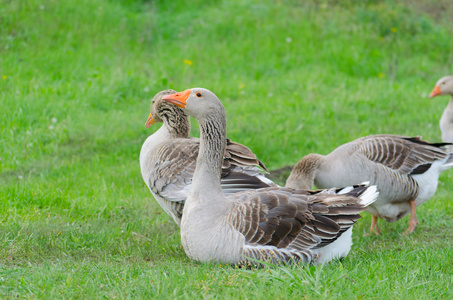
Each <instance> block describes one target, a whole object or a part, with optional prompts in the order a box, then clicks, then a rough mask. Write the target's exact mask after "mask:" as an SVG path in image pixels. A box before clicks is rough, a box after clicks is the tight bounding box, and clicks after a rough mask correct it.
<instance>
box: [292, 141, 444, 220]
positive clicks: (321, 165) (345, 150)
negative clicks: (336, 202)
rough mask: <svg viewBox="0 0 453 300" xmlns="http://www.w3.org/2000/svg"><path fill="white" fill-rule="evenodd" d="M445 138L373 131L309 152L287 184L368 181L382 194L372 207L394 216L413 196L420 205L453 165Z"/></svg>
mask: <svg viewBox="0 0 453 300" xmlns="http://www.w3.org/2000/svg"><path fill="white" fill-rule="evenodd" d="M445 145H446V144H445V143H440V144H432V143H428V142H425V141H423V140H421V139H420V138H419V137H404V136H396V135H372V136H367V137H363V138H360V139H357V140H354V141H352V142H349V143H347V144H344V145H342V146H340V147H338V148H337V149H335V150H334V151H333V152H331V153H330V154H328V155H326V156H323V155H319V154H309V155H307V156H305V157H304V158H303V159H302V160H300V161H299V162H298V163H297V164H296V165H295V167H294V168H293V170H292V172H291V174H290V176H289V177H288V179H287V181H286V186H287V187H292V188H309V187H312V186H313V184H314V185H316V187H318V188H329V187H336V186H345V185H350V184H357V183H359V182H363V181H369V182H370V184H375V185H377V187H378V190H379V198H378V200H377V201H376V202H374V203H373V204H371V205H370V206H369V207H368V208H367V211H369V212H370V213H371V214H372V215H373V216H375V217H379V218H382V219H385V220H387V221H389V222H394V221H396V220H399V219H401V218H402V217H403V216H405V215H406V214H407V213H409V212H410V201H415V202H416V205H420V204H422V203H423V202H425V201H426V200H428V199H429V198H430V197H431V196H432V195H433V194H434V192H435V191H436V188H437V182H438V177H439V173H440V172H442V171H444V170H446V169H448V168H451V167H452V166H453V162H452V160H453V158H452V156H451V153H449V152H447V151H445V150H444V148H443V147H444V146H445Z"/></svg>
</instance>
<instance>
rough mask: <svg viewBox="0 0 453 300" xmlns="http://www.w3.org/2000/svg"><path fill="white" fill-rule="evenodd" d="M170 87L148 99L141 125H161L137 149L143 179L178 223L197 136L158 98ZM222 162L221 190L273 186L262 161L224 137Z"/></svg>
mask: <svg viewBox="0 0 453 300" xmlns="http://www.w3.org/2000/svg"><path fill="white" fill-rule="evenodd" d="M175 92H176V91H174V90H164V91H161V92H159V93H158V94H157V95H155V96H154V98H153V99H152V101H151V109H150V114H149V117H148V119H147V121H146V123H145V127H146V128H149V127H150V126H152V125H154V124H156V123H163V124H162V126H161V127H160V128H159V129H158V130H157V131H156V132H154V133H153V134H152V135H150V136H149V137H148V138H147V139H146V141H145V142H144V144H143V146H142V149H141V151H140V169H141V173H142V177H143V180H144V181H145V183H146V185H147V186H148V188H149V189H150V191H151V193H152V195H153V196H154V198H155V199H156V201H157V202H158V203H159V205H160V206H161V207H162V208H163V210H164V211H165V212H166V213H167V214H169V215H170V216H171V217H172V218H173V220H174V221H175V222H176V224H178V225H179V224H180V222H181V216H182V212H183V208H184V202H185V200H186V198H187V194H188V192H189V190H190V186H191V185H192V177H193V172H194V171H195V165H196V160H197V156H198V151H199V146H200V139H198V138H191V137H190V136H189V134H190V122H189V116H188V115H187V114H186V113H185V112H184V110H182V109H181V108H178V107H176V106H175V105H173V104H170V103H168V102H167V101H164V100H163V99H162V97H164V96H165V95H170V94H174V93H175ZM226 144H227V147H226V149H225V151H224V154H223V162H222V179H221V182H222V183H221V185H222V191H223V192H224V193H225V194H231V193H236V192H238V191H243V190H247V189H256V188H261V187H269V186H276V184H274V183H273V182H272V181H271V180H269V179H267V178H266V177H265V176H264V175H263V174H262V173H263V172H267V170H266V167H265V166H264V164H263V163H262V162H261V161H260V160H258V159H257V157H256V155H255V154H254V153H253V152H252V151H251V150H250V149H249V148H247V147H246V146H244V145H241V144H238V143H235V142H232V141H230V140H226Z"/></svg>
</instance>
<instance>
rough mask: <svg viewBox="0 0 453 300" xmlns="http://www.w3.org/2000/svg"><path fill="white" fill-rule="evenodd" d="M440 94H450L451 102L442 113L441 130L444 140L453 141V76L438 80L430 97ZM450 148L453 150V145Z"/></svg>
mask: <svg viewBox="0 0 453 300" xmlns="http://www.w3.org/2000/svg"><path fill="white" fill-rule="evenodd" d="M439 95H450V102H448V105H447V107H446V108H445V110H444V112H443V113H442V117H441V118H440V122H439V125H440V131H441V132H442V141H443V142H447V143H453V76H445V77H442V78H441V79H439V81H437V83H436V86H435V87H434V89H433V91H432V92H431V94H429V98H433V97H435V96H439ZM449 149H451V150H453V149H452V148H451V147H449Z"/></svg>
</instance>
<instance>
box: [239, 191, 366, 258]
mask: <svg viewBox="0 0 453 300" xmlns="http://www.w3.org/2000/svg"><path fill="white" fill-rule="evenodd" d="M364 190H366V188H363V187H360V188H359V191H356V190H353V191H352V192H351V195H349V194H346V195H331V194H327V193H326V194H316V195H310V193H311V192H302V191H294V190H290V189H285V190H283V191H281V190H279V189H275V188H265V189H261V190H258V193H257V195H256V196H254V197H253V198H252V199H250V200H249V201H247V203H241V204H240V205H241V212H242V216H238V218H237V220H236V221H237V222H236V225H239V226H237V229H238V230H239V231H240V232H242V233H243V234H244V236H245V239H246V241H247V243H248V244H259V245H266V246H276V247H278V248H287V249H296V250H307V249H309V248H316V247H317V246H318V247H319V246H322V245H324V244H328V243H330V242H332V241H334V240H335V239H337V238H338V237H339V236H340V235H341V234H342V233H343V232H344V231H345V230H347V229H348V228H349V227H350V226H352V224H354V223H355V222H356V221H357V220H358V219H359V218H360V215H359V214H358V213H359V212H361V211H363V209H364V207H363V205H361V204H360V203H359V202H358V200H357V198H356V197H353V196H352V195H360V194H361V193H363V191H364ZM306 193H309V195H306Z"/></svg>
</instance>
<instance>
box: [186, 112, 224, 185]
mask: <svg viewBox="0 0 453 300" xmlns="http://www.w3.org/2000/svg"><path fill="white" fill-rule="evenodd" d="M199 124H200V150H199V153H198V159H197V166H196V169H195V173H194V177H193V181H192V185H193V189H194V190H195V189H200V188H201V189H203V190H205V191H209V192H210V193H211V192H214V191H217V192H220V193H221V190H222V189H221V186H220V174H221V168H222V163H223V155H224V151H225V147H226V118H225V112H224V111H223V113H222V114H220V115H219V116H217V117H207V118H204V119H203V120H199Z"/></svg>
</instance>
